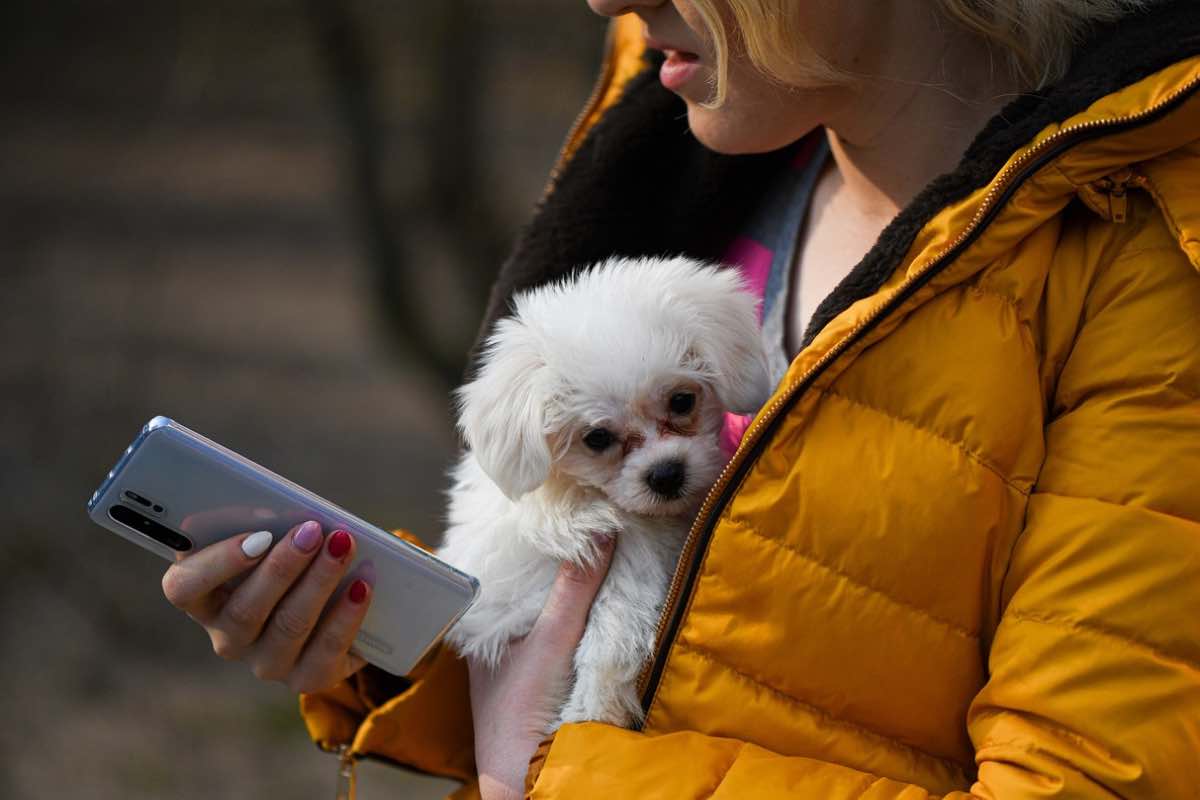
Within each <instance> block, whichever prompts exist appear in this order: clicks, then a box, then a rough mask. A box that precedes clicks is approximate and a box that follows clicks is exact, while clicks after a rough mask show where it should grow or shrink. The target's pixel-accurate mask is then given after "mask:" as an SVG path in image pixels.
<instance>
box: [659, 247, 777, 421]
mask: <svg viewBox="0 0 1200 800" xmlns="http://www.w3.org/2000/svg"><path fill="white" fill-rule="evenodd" d="M691 267H692V270H693V273H692V274H691V275H689V276H687V277H686V279H684V280H679V281H678V282H677V284H676V285H674V286H672V287H671V290H670V291H671V294H672V295H675V297H673V298H672V301H677V302H679V304H680V305H681V306H682V308H683V309H685V310H686V312H687V313H688V317H689V324H690V329H689V333H690V335H691V349H690V352H691V355H692V357H693V358H695V359H696V360H697V361H698V362H699V366H700V368H701V369H702V370H704V371H705V372H707V373H708V374H709V375H710V377H711V380H712V385H713V388H714V390H715V391H716V393H717V397H718V398H719V399H720V400H721V402H722V404H724V406H725V408H726V409H727V410H729V411H732V412H734V413H737V414H753V413H754V412H756V411H758V409H759V408H760V407H761V406H762V404H763V403H765V402H766V401H767V398H768V397H770V395H771V379H770V375H769V373H768V369H767V354H766V350H765V349H764V348H763V342H762V333H761V332H760V331H759V327H758V309H757V299H756V298H755V297H754V295H752V294H750V292H749V291H747V290H746V288H745V285H744V284H743V282H742V279H741V277H740V276H739V275H738V274H737V273H736V272H735V271H734V270H732V269H718V268H716V267H711V266H705V265H701V264H697V263H695V262H693V263H692V265H691Z"/></svg>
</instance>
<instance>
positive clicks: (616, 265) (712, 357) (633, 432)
mask: <svg viewBox="0 0 1200 800" xmlns="http://www.w3.org/2000/svg"><path fill="white" fill-rule="evenodd" d="M514 311H515V313H514V315H513V316H512V317H509V318H506V319H503V320H501V321H500V322H499V323H497V326H496V329H495V331H494V333H493V334H492V336H491V337H490V338H489V339H488V341H487V345H486V347H485V349H484V352H483V356H482V359H481V364H480V369H479V373H478V376H477V377H476V379H475V380H474V381H472V382H471V383H469V384H467V385H466V386H464V387H463V388H462V389H460V390H459V395H458V397H459V403H460V418H459V424H460V427H461V429H462V431H463V434H464V436H465V438H466V440H467V443H468V444H469V446H470V447H471V448H472V450H473V452H474V453H475V457H476V459H477V460H478V461H479V463H480V465H481V466H482V467H483V469H484V471H485V472H487V473H488V475H489V476H490V477H491V478H492V480H494V481H495V482H496V484H497V485H498V486H499V487H500V488H501V490H503V491H504V493H505V494H507V495H508V496H509V497H512V498H514V499H515V498H517V497H520V496H521V495H522V494H524V493H526V492H528V491H531V490H533V489H535V488H537V487H538V486H539V485H541V484H542V483H543V482H544V481H545V480H546V479H547V478H549V477H550V475H551V474H552V473H554V474H557V475H559V476H561V477H564V478H567V479H570V480H572V481H574V482H576V483H579V484H582V485H585V486H590V487H594V488H596V489H599V490H601V491H603V492H604V493H605V494H607V495H608V497H609V498H610V500H612V501H613V502H615V503H616V504H617V505H618V506H620V507H622V508H624V509H626V510H627V511H630V512H632V513H638V514H650V515H673V514H683V513H688V512H690V511H693V510H694V509H695V507H696V506H697V505H698V504H699V502H700V501H701V500H702V499H703V495H704V492H705V491H706V490H707V488H708V486H709V485H710V484H711V483H712V482H713V480H715V479H716V476H717V474H718V473H719V472H720V469H721V467H722V466H723V464H724V457H723V455H722V453H721V450H720V447H719V444H718V437H719V434H720V430H721V426H722V423H723V417H724V412H726V411H735V412H739V413H747V412H752V411H754V410H756V409H757V408H758V406H759V405H760V404H761V403H762V402H763V401H764V400H765V399H766V396H767V394H768V392H769V390H770V386H769V383H768V378H767V369H766V359H765V355H764V353H763V350H762V345H761V339H760V336H759V331H758V325H757V322H756V317H755V301H754V298H753V297H751V296H750V295H749V294H747V293H746V292H745V291H744V290H743V287H742V284H741V282H740V279H739V278H738V276H737V275H736V274H735V273H734V272H732V271H730V270H720V269H717V268H715V267H711V266H706V265H703V264H700V263H698V262H695V261H691V260H688V259H683V258H675V259H612V260H609V261H607V262H604V263H602V264H599V265H597V266H595V267H593V268H591V269H588V270H585V271H583V272H581V273H579V274H577V275H576V276H574V277H572V278H570V279H567V280H565V281H562V282H561V283H558V284H554V285H551V286H547V287H543V288H540V289H536V290H533V291H531V292H526V293H523V294H520V295H518V296H517V297H516V298H515V299H514Z"/></svg>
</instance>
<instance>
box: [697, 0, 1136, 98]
mask: <svg viewBox="0 0 1200 800" xmlns="http://www.w3.org/2000/svg"><path fill="white" fill-rule="evenodd" d="M1157 1H1158V0H932V3H931V5H932V6H933V8H935V9H936V10H937V11H939V12H941V14H942V15H943V16H944V17H946V18H947V19H950V20H952V21H954V22H956V23H958V24H959V25H960V26H961V27H962V28H964V29H966V30H968V31H971V32H973V33H975V34H978V35H979V36H980V37H982V38H983V39H984V41H985V42H987V43H988V44H989V45H992V46H994V47H996V48H997V49H998V50H999V51H1000V52H1001V53H1002V54H1003V56H1004V60H1005V66H1006V67H1007V68H1008V69H1009V71H1010V72H1011V74H1012V76H1013V77H1014V78H1015V79H1016V80H1017V82H1018V83H1019V84H1020V86H1021V88H1022V89H1024V90H1032V89H1040V88H1042V87H1044V86H1048V85H1050V84H1052V83H1054V82H1055V81H1058V80H1059V79H1061V78H1062V77H1063V76H1064V75H1065V74H1066V71H1067V67H1068V66H1070V63H1071V57H1072V55H1074V52H1075V48H1076V47H1078V46H1079V44H1080V42H1081V41H1082V40H1083V39H1084V37H1085V36H1086V35H1087V33H1088V31H1089V30H1090V29H1091V28H1092V27H1094V26H1095V25H1098V24H1103V23H1107V22H1115V21H1116V20H1119V19H1121V18H1122V17H1124V16H1127V15H1129V14H1132V13H1134V12H1136V11H1140V10H1142V9H1144V8H1146V7H1148V6H1150V5H1152V4H1153V3H1155V2H1157ZM718 2H724V3H725V4H727V6H728V8H729V10H730V12H731V14H732V16H733V22H734V24H735V26H736V32H737V41H736V42H734V43H733V44H734V45H735V46H738V47H741V48H742V49H743V50H744V52H745V54H746V55H747V56H748V57H749V59H750V62H751V63H752V64H754V65H755V66H756V67H758V69H760V70H761V71H762V72H763V73H765V74H766V75H768V76H770V77H772V78H774V79H776V80H778V81H780V82H781V83H784V84H789V85H829V84H835V83H840V82H843V81H845V80H846V79H847V78H848V77H849V76H848V75H847V74H845V73H843V72H841V71H839V70H838V69H836V68H835V67H834V66H833V65H832V64H830V63H829V62H828V61H826V60H825V59H823V58H822V57H821V56H820V55H819V54H818V53H816V52H815V51H814V50H813V49H812V48H811V47H810V46H809V45H808V44H807V42H806V41H805V39H804V34H803V32H802V31H801V30H800V23H799V19H798V17H799V15H798V14H796V13H794V12H793V8H794V6H793V3H794V2H795V0H693V3H694V5H695V8H696V10H697V12H698V13H699V14H700V16H701V18H702V19H703V20H704V22H705V25H706V26H707V27H708V29H709V33H710V34H711V36H712V38H713V42H714V45H715V48H716V52H717V74H716V84H717V85H716V97H715V99H714V104H720V103H721V102H722V101H723V100H724V98H725V84H726V81H727V78H728V73H729V48H730V45H731V42H730V36H729V31H727V30H726V29H725V23H724V21H723V20H722V18H721V14H720V13H719V11H718V8H717V3H718Z"/></svg>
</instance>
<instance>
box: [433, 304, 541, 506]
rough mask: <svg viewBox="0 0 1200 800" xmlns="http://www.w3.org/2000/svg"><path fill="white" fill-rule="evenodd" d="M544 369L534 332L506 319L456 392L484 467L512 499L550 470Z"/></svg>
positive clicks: (462, 422) (463, 423) (462, 425)
mask: <svg viewBox="0 0 1200 800" xmlns="http://www.w3.org/2000/svg"><path fill="white" fill-rule="evenodd" d="M544 370H545V362H544V360H543V358H542V355H541V351H540V348H539V347H538V346H537V342H536V337H535V336H534V334H533V333H532V332H531V331H530V330H529V329H528V328H527V327H526V326H525V325H523V324H522V323H521V322H520V321H518V320H516V319H512V318H507V319H502V320H500V321H499V322H498V323H497V324H496V329H495V332H494V333H493V334H492V335H491V337H489V338H488V341H487V345H486V347H485V348H484V351H483V355H482V356H481V358H480V368H479V372H478V373H477V375H476V377H475V380H473V381H471V382H470V383H468V384H466V385H465V386H463V387H461V388H460V389H459V390H458V392H457V393H456V394H457V399H458V407H459V416H458V427H459V430H461V431H462V433H463V437H464V438H465V439H466V440H467V445H468V446H469V447H470V448H471V451H472V452H473V453H474V454H475V458H476V459H477V460H478V461H479V465H480V466H481V467H482V468H483V471H484V472H486V473H487V475H488V477H489V478H491V479H492V480H493V481H495V483H496V485H497V486H499V487H500V490H501V491H502V492H504V494H505V495H507V496H508V497H509V498H510V499H512V500H517V499H519V498H520V497H521V495H523V494H525V493H526V492H530V491H533V490H534V489H536V488H537V487H538V486H541V485H542V483H544V482H545V480H546V478H547V477H548V476H549V474H550V445H549V442H548V441H547V439H546V431H545V407H544V406H545V401H546V399H547V398H546V397H545V393H544V391H543V390H542V383H543V380H541V379H542V378H543V377H544V376H543V373H544Z"/></svg>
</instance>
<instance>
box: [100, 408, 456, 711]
mask: <svg viewBox="0 0 1200 800" xmlns="http://www.w3.org/2000/svg"><path fill="white" fill-rule="evenodd" d="M88 511H89V514H90V516H91V518H92V520H93V521H95V522H96V523H97V524H99V525H101V526H103V527H104V528H106V529H108V530H110V531H112V532H114V533H116V534H118V535H120V536H122V537H123V538H125V539H127V540H129V541H131V542H133V543H135V544H138V545H139V546H141V547H144V548H146V549H147V550H150V551H152V552H154V553H157V554H158V555H160V556H162V557H163V558H166V559H169V560H175V561H176V563H175V564H174V565H173V566H172V567H170V568H169V569H168V570H167V573H166V574H165V575H164V576H163V591H164V592H165V593H166V595H167V597H168V599H169V600H170V601H171V602H172V603H173V604H174V605H176V606H177V607H179V608H181V609H182V610H184V611H185V612H187V613H188V614H189V615H190V616H191V617H192V618H193V619H195V620H196V621H197V622H199V623H200V624H201V625H202V626H204V628H205V629H206V630H207V631H208V633H209V636H210V638H211V639H212V642H213V648H214V650H216V651H217V653H218V654H219V655H221V656H223V657H225V658H232V659H239V660H244V661H246V662H248V663H249V664H250V666H251V668H252V669H253V670H254V672H255V674H256V675H259V677H263V678H270V679H276V680H284V681H286V682H287V683H288V684H289V685H291V686H292V687H293V688H295V689H297V690H300V691H313V690H315V689H321V688H327V687H328V686H330V685H332V684H334V683H336V682H337V681H338V680H340V679H341V678H343V677H345V676H346V675H347V674H349V673H350V672H353V671H354V670H355V669H357V668H358V667H359V666H361V665H362V663H363V661H364V660H365V661H367V662H370V663H372V664H375V665H376V666H379V667H381V668H383V669H384V670H387V671H388V672H392V673H394V674H404V673H406V672H408V671H410V670H411V669H412V667H413V666H415V664H416V663H417V662H418V661H419V660H420V658H421V657H422V655H423V654H424V653H426V652H427V651H428V650H430V649H431V648H432V646H433V644H434V643H436V641H437V640H438V639H439V638H440V637H441V635H442V634H443V633H445V631H446V629H448V628H449V627H450V625H452V624H453V623H454V622H455V621H456V620H457V619H458V618H459V616H461V615H462V613H463V612H464V611H465V610H466V609H467V607H468V606H469V605H470V603H471V602H472V600H473V599H474V597H475V595H476V594H477V592H478V584H477V582H476V581H475V580H474V579H473V578H471V577H470V576H468V575H465V574H463V573H462V572H460V571H458V570H456V569H454V568H453V567H451V566H450V565H448V564H446V563H445V562H442V561H440V560H439V559H437V558H436V557H434V556H433V555H431V554H429V553H426V552H424V551H422V550H420V549H418V548H416V547H414V546H412V545H410V544H409V543H407V542H404V541H403V540H401V539H399V538H397V537H395V536H393V535H392V534H389V533H387V532H385V531H383V530H381V529H379V528H377V527H375V526H373V525H371V524H369V523H367V522H364V521H363V520H361V519H359V518H358V517H355V516H354V515H352V514H350V513H349V512H347V511H345V510H344V509H342V508H339V507H338V506H335V505H334V504H332V503H330V502H329V501H327V500H324V499H322V498H320V497H318V496H317V495H314V494H313V493H311V492H309V491H307V490H305V489H303V488H302V487H300V486H297V485H296V484H294V483H292V482H290V481H288V480H286V479H284V478H281V477H280V476H278V475H276V474H274V473H273V472H270V471H269V470H267V469H265V468H264V467H261V466H259V465H258V464H255V463H254V462H252V461H249V460H248V459H245V458H243V457H242V456H240V455H238V454H237V453H234V452H232V451H230V450H228V449H226V448H224V447H222V446H221V445H219V444H216V443H215V442H212V441H210V440H208V439H206V438H204V437H203V436H200V435H199V434H197V433H195V432H194V431H190V430H188V429H187V428H185V427H183V426H182V425H179V424H178V423H176V422H173V421H171V420H169V419H166V418H165V417H155V418H154V419H153V420H151V421H150V422H149V423H148V424H147V425H146V427H145V428H144V429H143V430H142V432H141V434H139V436H138V437H137V438H136V439H135V440H134V442H133V444H132V445H130V447H129V448H128V449H127V450H126V451H125V454H124V455H123V456H122V457H121V460H120V461H119V462H118V463H117V466H116V467H114V468H113V470H112V472H110V473H109V475H108V477H107V478H106V479H105V481H104V482H103V483H102V484H101V486H100V488H99V489H98V490H97V491H96V493H95V494H94V495H93V496H92V499H91V501H90V502H89V503H88Z"/></svg>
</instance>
